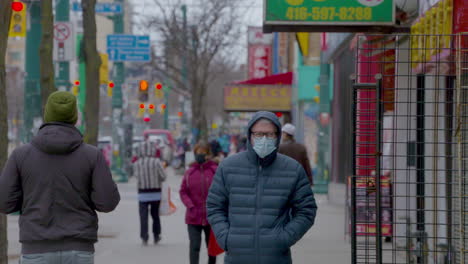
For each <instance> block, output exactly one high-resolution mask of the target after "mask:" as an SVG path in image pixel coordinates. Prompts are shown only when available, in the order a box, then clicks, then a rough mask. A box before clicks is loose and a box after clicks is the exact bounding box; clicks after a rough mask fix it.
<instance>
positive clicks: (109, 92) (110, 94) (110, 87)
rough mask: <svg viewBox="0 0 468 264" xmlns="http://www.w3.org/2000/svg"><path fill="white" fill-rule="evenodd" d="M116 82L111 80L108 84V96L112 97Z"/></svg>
mask: <svg viewBox="0 0 468 264" xmlns="http://www.w3.org/2000/svg"><path fill="white" fill-rule="evenodd" d="M114 86H115V84H114V82H112V81H110V82H109V83H108V84H107V96H109V97H112V90H113V89H114Z"/></svg>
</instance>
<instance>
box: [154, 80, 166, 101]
mask: <svg viewBox="0 0 468 264" xmlns="http://www.w3.org/2000/svg"><path fill="white" fill-rule="evenodd" d="M162 88H163V86H162V84H161V83H156V84H155V85H154V96H155V97H156V98H163V97H164V92H163V90H162Z"/></svg>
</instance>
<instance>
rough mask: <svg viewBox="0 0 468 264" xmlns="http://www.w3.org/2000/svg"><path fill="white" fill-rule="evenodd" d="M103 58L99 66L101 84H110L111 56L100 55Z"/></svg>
mask: <svg viewBox="0 0 468 264" xmlns="http://www.w3.org/2000/svg"><path fill="white" fill-rule="evenodd" d="M99 56H100V57H101V66H99V83H101V84H106V83H108V82H109V55H107V54H105V53H99Z"/></svg>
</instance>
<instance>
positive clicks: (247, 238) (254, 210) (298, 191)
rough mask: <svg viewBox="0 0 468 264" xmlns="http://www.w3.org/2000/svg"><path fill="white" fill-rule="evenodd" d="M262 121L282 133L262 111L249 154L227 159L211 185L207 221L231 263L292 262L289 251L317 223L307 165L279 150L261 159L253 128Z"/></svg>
mask: <svg viewBox="0 0 468 264" xmlns="http://www.w3.org/2000/svg"><path fill="white" fill-rule="evenodd" d="M261 118H266V119H269V120H271V121H272V122H273V123H274V124H275V125H276V127H277V129H278V142H279V140H280V137H281V126H280V123H279V120H278V118H277V117H276V116H275V115H274V114H273V113H270V112H258V113H257V114H256V115H255V116H254V118H253V119H252V120H251V121H250V123H249V129H248V131H249V132H248V133H249V135H248V139H249V142H248V150H247V151H245V152H241V153H238V154H236V155H233V156H231V157H229V158H227V159H225V160H224V161H223V162H222V163H221V164H220V166H219V167H218V170H217V172H216V175H215V178H214V180H213V183H212V185H211V188H210V191H209V194H208V200H207V211H208V221H209V223H210V224H211V226H212V229H213V232H214V234H215V236H216V239H217V241H218V243H219V245H220V246H221V247H222V248H223V249H224V250H226V252H227V253H226V257H225V263H228V264H289V263H292V260H291V251H290V247H291V246H292V245H294V244H295V243H296V242H297V241H298V240H299V239H300V238H301V237H302V236H303V235H304V234H305V233H306V232H307V230H309V228H310V227H311V226H312V225H313V224H314V219H315V214H316V211H317V205H316V203H315V199H314V196H313V193H312V190H311V188H310V184H309V180H308V179H307V175H306V173H305V171H304V169H303V168H302V166H301V165H300V164H299V163H297V162H296V161H295V160H293V159H291V158H289V157H287V156H284V155H281V154H277V152H276V151H274V152H273V153H271V154H270V155H268V156H266V157H265V158H264V159H260V158H259V157H258V156H257V154H256V153H255V151H254V150H253V148H252V145H251V144H250V130H251V128H252V126H253V125H254V124H255V122H257V121H258V120H259V119H261Z"/></svg>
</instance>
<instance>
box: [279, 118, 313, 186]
mask: <svg viewBox="0 0 468 264" xmlns="http://www.w3.org/2000/svg"><path fill="white" fill-rule="evenodd" d="M281 131H282V132H283V135H282V138H281V145H280V146H279V150H278V152H279V153H281V154H283V155H286V156H288V157H291V158H293V159H295V160H296V161H297V162H299V163H300V164H301V165H302V167H303V168H304V170H305V172H306V174H307V177H308V178H309V181H310V185H313V184H314V180H313V178H312V176H313V175H312V169H311V168H310V161H309V157H308V155H307V149H306V147H305V146H304V145H302V144H299V143H296V140H295V139H294V134H295V133H296V127H295V126H293V125H292V124H289V123H288V124H285V125H284V126H283V128H282V129H281Z"/></svg>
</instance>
